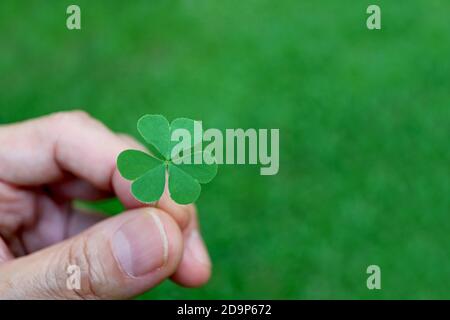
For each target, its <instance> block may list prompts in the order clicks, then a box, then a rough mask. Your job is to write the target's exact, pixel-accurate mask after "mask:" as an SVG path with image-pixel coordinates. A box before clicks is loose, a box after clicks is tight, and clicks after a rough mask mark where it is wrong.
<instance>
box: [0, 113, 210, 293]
mask: <svg viewBox="0 0 450 320" xmlns="http://www.w3.org/2000/svg"><path fill="white" fill-rule="evenodd" d="M137 148H140V149H142V146H141V145H139V144H138V143H137V142H136V141H135V140H133V139H132V138H130V137H128V136H123V135H118V134H115V133H113V132H111V131H110V130H109V129H107V128H106V127H105V126H103V125H102V124H101V123H100V122H98V121H96V120H94V119H93V118H91V117H90V116H89V115H87V114H85V113H84V112H79V111H75V112H62V113H57V114H53V115H50V116H46V117H42V118H38V119H35V120H30V121H26V122H23V123H18V124H12V125H6V126H0V298H3V299H10V298H11V299H72V298H75V299H77V298H81V299H124V298H131V297H133V296H136V295H138V294H140V293H143V292H145V291H147V290H148V289H150V288H152V287H154V286H156V285H157V284H158V283H160V282H161V281H163V280H164V279H166V278H169V277H170V278H171V279H172V280H173V281H175V282H176V283H179V284H181V285H184V286H189V287H191V286H199V285H202V284H204V283H205V282H206V281H207V280H208V279H209V276H210V272H211V271H210V270H211V263H210V260H209V256H208V253H207V251H206V248H205V245H204V243H203V240H202V238H201V236H200V234H199V231H198V224H197V217H196V212H195V208H194V207H193V206H192V205H188V206H181V205H177V204H176V203H174V202H173V201H172V200H171V199H170V197H169V196H168V193H167V191H166V192H165V193H164V195H163V197H162V198H161V199H160V201H159V202H158V204H157V206H143V205H142V204H140V203H139V202H137V201H136V200H135V199H134V198H133V197H132V195H131V194H130V191H129V190H130V185H129V182H127V181H126V180H124V179H123V178H122V177H121V176H120V174H119V173H118V171H117V169H116V157H117V155H118V154H119V153H120V152H121V151H123V150H124V149H137ZM111 195H115V196H117V197H118V198H119V199H120V201H121V202H122V203H123V205H124V206H125V207H126V208H127V210H128V211H127V212H124V213H122V214H120V215H117V216H115V217H112V218H108V219H104V217H103V216H101V215H100V214H96V213H88V212H83V211H81V210H79V209H77V208H74V207H73V206H72V200H74V199H80V200H96V199H100V198H104V197H108V196H111ZM69 265H77V266H79V267H80V271H81V282H80V289H79V290H73V289H68V287H67V284H66V281H67V278H68V274H67V268H68V266H69Z"/></svg>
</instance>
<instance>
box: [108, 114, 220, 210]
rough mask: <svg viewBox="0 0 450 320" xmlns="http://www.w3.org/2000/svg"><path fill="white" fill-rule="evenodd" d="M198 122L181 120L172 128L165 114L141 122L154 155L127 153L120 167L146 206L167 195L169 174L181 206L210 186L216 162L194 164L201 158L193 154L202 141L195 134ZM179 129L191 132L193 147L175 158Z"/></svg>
mask: <svg viewBox="0 0 450 320" xmlns="http://www.w3.org/2000/svg"><path fill="white" fill-rule="evenodd" d="M195 123H196V121H194V120H191V119H187V118H178V119H175V120H173V121H172V123H171V124H170V125H169V122H168V121H167V119H166V118H165V117H164V116H162V115H145V116H143V117H142V118H140V119H139V121H138V123H137V129H138V131H139V133H140V134H141V136H142V137H143V138H144V140H145V141H146V142H147V143H148V144H149V149H150V150H151V151H152V152H153V154H154V155H150V154H148V153H145V152H143V151H140V150H125V151H123V152H121V153H120V154H119V156H118V158H117V168H118V169H119V172H120V174H121V175H122V177H123V178H125V179H127V180H131V181H133V183H132V184H131V193H132V194H133V196H134V197H135V198H136V199H137V200H139V201H141V202H144V203H150V202H154V201H157V200H159V198H160V197H161V195H162V194H163V192H164V187H165V184H166V176H167V173H168V183H169V193H170V197H171V198H172V199H173V200H174V201H175V202H177V203H179V204H188V203H192V202H194V201H195V200H197V198H198V197H199V195H200V191H201V186H200V183H202V184H204V183H208V182H210V181H211V180H212V179H213V178H214V177H215V175H216V173H217V164H216V163H215V162H214V163H212V164H206V163H204V162H202V163H201V164H196V163H194V161H192V158H193V157H195V156H196V155H197V154H196V153H194V151H193V150H195V149H194V147H195V145H196V144H198V143H200V142H201V141H198V140H199V139H198V137H195V135H194V126H195ZM177 129H184V130H187V132H189V136H190V137H191V141H189V146H191V147H190V148H189V149H187V148H186V149H183V148H182V149H181V150H180V152H179V153H177V154H176V155H173V154H172V153H174V152H173V151H174V148H175V147H176V146H177V144H178V143H179V142H178V141H172V140H171V139H172V133H174V132H175V130H177ZM185 132H186V131H185ZM200 139H201V137H200ZM199 152H202V151H199ZM180 154H181V156H180ZM202 156H203V154H202ZM185 157H189V158H190V160H191V161H185V160H186V158H185Z"/></svg>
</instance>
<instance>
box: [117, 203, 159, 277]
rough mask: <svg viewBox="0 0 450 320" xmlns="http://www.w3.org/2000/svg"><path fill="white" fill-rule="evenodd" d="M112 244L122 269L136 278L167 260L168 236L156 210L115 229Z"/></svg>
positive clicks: (153, 269)
mask: <svg viewBox="0 0 450 320" xmlns="http://www.w3.org/2000/svg"><path fill="white" fill-rule="evenodd" d="M150 210H151V209H150ZM112 246H113V252H114V256H115V258H116V260H117V262H118V263H119V265H120V266H121V268H122V270H123V271H124V272H126V273H127V274H128V275H130V276H133V277H140V276H143V275H146V274H148V273H150V272H152V271H155V270H157V269H159V268H161V267H162V266H163V265H164V264H165V263H166V262H167V255H168V240H167V235H166V232H165V230H164V226H163V224H162V222H161V220H160V218H159V217H158V215H157V214H155V213H154V212H152V211H150V213H146V214H142V215H140V216H138V217H136V218H134V219H132V220H130V221H127V222H126V223H125V224H123V225H122V226H121V227H120V228H119V229H118V230H117V231H116V232H115V234H114V236H113V240H112Z"/></svg>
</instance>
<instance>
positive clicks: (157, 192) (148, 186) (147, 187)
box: [131, 163, 166, 203]
mask: <svg viewBox="0 0 450 320" xmlns="http://www.w3.org/2000/svg"><path fill="white" fill-rule="evenodd" d="M165 182H166V166H165V164H164V163H162V164H160V165H159V166H156V167H155V168H153V169H151V170H149V171H148V172H147V173H146V174H144V175H143V176H141V177H140V178H138V179H137V180H136V181H134V182H133V183H132V184H131V193H132V194H133V195H134V196H135V197H136V199H138V200H139V201H141V202H144V203H150V202H154V201H157V200H159V198H161V196H162V194H163V192H164V186H165Z"/></svg>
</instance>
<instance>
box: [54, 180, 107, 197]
mask: <svg viewBox="0 0 450 320" xmlns="http://www.w3.org/2000/svg"><path fill="white" fill-rule="evenodd" d="M48 190H49V192H50V194H51V195H52V196H53V197H54V198H56V199H61V200H73V199H77V200H84V201H95V200H101V199H106V198H111V197H113V194H112V193H111V192H109V191H104V190H99V189H98V188H96V187H94V186H93V185H92V184H91V183H89V182H87V181H85V180H82V179H79V178H76V177H73V176H72V177H68V178H66V179H64V180H63V181H59V182H57V183H54V184H51V185H49V186H48Z"/></svg>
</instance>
